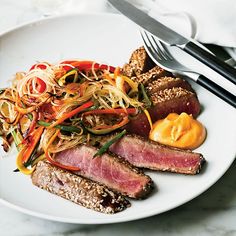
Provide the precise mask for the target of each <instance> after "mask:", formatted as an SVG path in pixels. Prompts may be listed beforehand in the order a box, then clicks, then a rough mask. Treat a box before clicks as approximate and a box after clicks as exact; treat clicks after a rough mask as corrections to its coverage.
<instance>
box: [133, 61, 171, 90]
mask: <svg viewBox="0 0 236 236" xmlns="http://www.w3.org/2000/svg"><path fill="white" fill-rule="evenodd" d="M167 75H170V73H169V72H167V71H165V70H164V69H162V68H161V67H159V66H155V67H153V68H152V69H151V70H149V71H148V72H146V73H143V74H140V75H137V76H136V77H132V79H133V80H134V81H135V82H138V83H142V84H144V85H147V84H148V83H150V82H152V81H153V80H156V79H158V78H161V77H163V76H167Z"/></svg>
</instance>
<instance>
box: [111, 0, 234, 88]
mask: <svg viewBox="0 0 236 236" xmlns="http://www.w3.org/2000/svg"><path fill="white" fill-rule="evenodd" d="M108 2H109V3H110V4H111V5H112V6H113V7H114V8H116V9H117V10H118V11H119V12H121V13H122V14H123V15H125V16H126V17H128V18H129V19H130V20H132V21H133V22H135V23H136V24H138V25H139V26H141V27H142V28H143V29H145V30H147V31H148V32H150V33H151V34H153V35H155V36H156V37H157V38H158V39H159V40H160V41H161V42H163V43H165V44H167V45H170V46H176V47H178V48H180V49H182V50H183V51H185V52H187V53H188V54H190V55H191V56H193V57H195V58H196V59H198V60H199V61H201V62H202V63H204V64H205V65H207V66H208V67H210V68H211V69H213V70H214V71H216V72H218V73H219V74H221V75H222V76H224V77H225V78H226V79H228V80H229V81H231V82H232V83H233V84H235V85H236V69H234V68H233V67H232V66H230V65H228V64H226V63H225V62H223V61H221V60H220V59H218V58H217V57H216V56H214V55H213V54H211V53H209V52H207V51H206V50H205V49H203V48H201V44H200V43H199V42H196V41H195V40H193V39H187V38H185V37H183V36H182V35H180V34H178V33H177V32H175V31H173V30H172V29H170V28H168V27H167V26H165V25H163V24H162V23H160V22H159V21H157V20H155V19H154V18H152V17H150V16H149V15H148V14H146V13H145V12H143V11H141V10H139V9H138V8H136V7H135V6H133V5H132V4H130V3H129V2H128V1H126V0H108Z"/></svg>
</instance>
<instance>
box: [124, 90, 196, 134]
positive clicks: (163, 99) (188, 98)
mask: <svg viewBox="0 0 236 236" xmlns="http://www.w3.org/2000/svg"><path fill="white" fill-rule="evenodd" d="M150 98H151V100H152V103H153V106H152V107H151V108H149V109H148V111H149V113H150V115H151V118H152V121H153V122H154V121H156V120H158V119H162V118H165V117H166V116H167V115H168V114H169V113H178V114H181V113H182V112H186V113H188V114H192V115H193V117H196V116H197V115H198V114H199V112H200V103H199V101H198V98H197V96H196V94H195V93H193V92H191V91H189V90H186V89H183V88H180V87H174V88H171V89H164V90H161V91H159V92H156V93H153V94H152V95H151V96H150ZM125 128H126V130H127V131H128V132H129V133H132V134H137V135H140V136H143V137H148V135H149V132H150V125H149V122H148V119H147V117H146V115H145V114H144V113H141V114H139V115H137V116H136V117H135V118H133V119H132V120H131V121H130V122H129V123H128V124H127V125H126V127H125Z"/></svg>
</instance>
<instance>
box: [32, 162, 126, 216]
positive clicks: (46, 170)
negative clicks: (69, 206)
mask: <svg viewBox="0 0 236 236" xmlns="http://www.w3.org/2000/svg"><path fill="white" fill-rule="evenodd" d="M32 182H33V184H34V185H36V186H37V187H39V188H42V189H45V190H47V191H49V192H51V193H54V194H56V195H59V196H60V197H63V198H65V199H67V200H70V201H72V202H74V203H77V204H79V205H81V206H84V207H87V208H89V209H93V210H95V211H99V212H102V213H107V214H113V213H116V212H120V211H123V210H124V209H126V208H127V207H128V206H130V203H129V201H127V200H126V199H125V198H123V197H122V196H121V195H119V194H117V193H114V192H112V191H111V190H109V189H107V188H106V187H105V186H103V185H99V184H97V183H95V182H93V181H91V180H88V179H86V178H83V177H80V176H77V175H74V174H72V173H70V172H68V171H65V170H62V169H60V168H58V167H55V166H53V165H51V164H50V163H48V162H45V161H40V162H39V163H38V164H37V166H36V169H35V171H34V172H33V174H32Z"/></svg>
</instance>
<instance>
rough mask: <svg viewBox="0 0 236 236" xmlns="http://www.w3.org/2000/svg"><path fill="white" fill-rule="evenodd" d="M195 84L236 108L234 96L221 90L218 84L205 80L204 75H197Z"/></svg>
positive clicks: (235, 97)
mask: <svg viewBox="0 0 236 236" xmlns="http://www.w3.org/2000/svg"><path fill="white" fill-rule="evenodd" d="M196 82H197V83H198V84H199V85H201V86H202V87H204V88H205V89H207V90H208V91H210V92H212V93H213V94H215V95H216V96H217V97H219V98H221V99H222V100H224V101H225V102H227V103H228V104H230V105H231V106H233V107H234V108H236V96H234V95H233V94H232V93H230V92H228V91H227V90H225V89H223V88H222V87H220V86H219V85H218V84H216V83H214V82H213V81H211V80H209V79H208V78H206V77H205V76H204V75H199V77H198V78H197V81H196Z"/></svg>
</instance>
